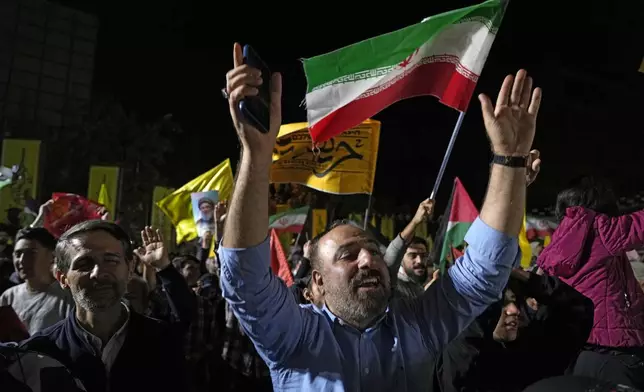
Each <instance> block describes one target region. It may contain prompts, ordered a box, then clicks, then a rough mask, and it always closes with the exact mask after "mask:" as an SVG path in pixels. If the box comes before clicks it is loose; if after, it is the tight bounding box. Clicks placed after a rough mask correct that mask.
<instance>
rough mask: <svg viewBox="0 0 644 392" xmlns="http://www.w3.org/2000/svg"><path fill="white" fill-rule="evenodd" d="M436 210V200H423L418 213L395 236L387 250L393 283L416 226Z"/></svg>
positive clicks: (387, 260) (387, 261)
mask: <svg viewBox="0 0 644 392" xmlns="http://www.w3.org/2000/svg"><path fill="white" fill-rule="evenodd" d="M433 212H434V201H433V200H430V199H426V200H423V201H422V202H421V203H420V204H419V205H418V210H416V215H414V217H413V218H412V220H411V221H409V223H408V224H407V226H405V228H404V229H403V231H401V232H400V234H398V235H397V236H396V238H394V239H393V240H392V241H391V242H390V243H389V246H388V247H387V252H385V263H387V268H388V269H389V273H390V274H391V277H392V285H393V284H394V281H395V279H396V276H397V274H398V269H399V268H400V264H401V263H402V260H403V257H404V256H405V252H406V251H407V245H408V244H409V243H410V242H411V240H412V239H413V238H414V235H415V234H416V228H417V227H418V226H419V225H420V224H421V223H423V222H425V220H427V219H428V218H429V217H430V216H431V215H432V213H433Z"/></svg>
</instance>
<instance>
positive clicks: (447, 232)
mask: <svg viewBox="0 0 644 392" xmlns="http://www.w3.org/2000/svg"><path fill="white" fill-rule="evenodd" d="M478 215H479V212H478V210H477V209H476V207H475V206H474V203H472V199H471V198H470V195H468V194H467V191H466V190H465V187H464V186H463V184H461V180H459V179H458V178H455V179H454V188H453V189H452V196H451V197H450V199H449V203H448V204H447V208H446V209H445V214H444V215H443V222H442V224H441V227H440V228H439V230H438V236H439V237H438V238H437V240H436V245H438V244H439V243H441V242H442V246H441V247H439V246H436V248H435V249H436V252H437V253H435V259H434V260H436V262H438V264H439V265H440V268H441V271H445V267H446V266H447V265H449V264H453V263H454V261H455V260H456V259H458V258H459V257H461V256H462V255H463V253H464V251H465V245H466V244H465V234H467V231H468V230H469V229H470V226H472V223H474V221H475V220H476V217H478ZM441 236H442V238H440V237H441ZM439 251H440V253H438V252H439Z"/></svg>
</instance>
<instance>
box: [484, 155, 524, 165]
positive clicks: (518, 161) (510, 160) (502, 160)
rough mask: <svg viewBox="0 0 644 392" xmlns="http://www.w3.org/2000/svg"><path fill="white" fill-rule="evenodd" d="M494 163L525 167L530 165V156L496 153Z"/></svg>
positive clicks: (493, 158)
mask: <svg viewBox="0 0 644 392" xmlns="http://www.w3.org/2000/svg"><path fill="white" fill-rule="evenodd" d="M492 163H494V164H497V165H501V166H507V167H516V168H525V167H528V157H527V156H519V157H508V156H503V155H496V154H494V155H493V156H492Z"/></svg>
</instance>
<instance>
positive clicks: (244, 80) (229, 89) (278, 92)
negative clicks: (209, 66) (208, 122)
mask: <svg viewBox="0 0 644 392" xmlns="http://www.w3.org/2000/svg"><path fill="white" fill-rule="evenodd" d="M233 63H234V68H233V69H232V70H231V71H229V72H228V73H227V74H226V93H227V94H228V104H229V106H230V116H231V117H232V119H233V124H234V125H235V129H236V130H237V135H238V136H239V140H240V141H241V143H242V145H243V147H244V148H245V149H247V150H248V152H252V153H255V152H257V153H260V152H261V153H263V154H268V155H267V156H269V157H270V155H271V153H272V151H273V147H274V146H275V139H276V138H277V132H278V131H279V129H280V125H281V124H282V77H281V75H280V74H279V73H273V75H272V78H271V80H265V79H263V78H267V77H269V76H268V75H260V71H259V70H257V69H255V68H251V67H249V66H248V65H245V64H244V57H243V54H242V48H241V46H240V45H239V44H238V43H235V45H234V47H233ZM262 83H270V84H271V86H270V87H271V109H270V113H271V124H270V130H269V132H268V133H267V134H263V133H261V132H259V131H258V130H257V129H256V128H255V127H253V126H251V125H249V124H247V123H246V122H244V121H242V120H243V118H242V116H241V115H240V113H239V101H241V100H242V99H243V98H244V97H252V96H256V95H257V94H259V90H258V88H257V87H258V86H260V85H261V84H262Z"/></svg>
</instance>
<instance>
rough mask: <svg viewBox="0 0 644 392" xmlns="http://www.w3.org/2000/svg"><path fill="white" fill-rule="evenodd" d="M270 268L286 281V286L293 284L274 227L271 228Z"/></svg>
mask: <svg viewBox="0 0 644 392" xmlns="http://www.w3.org/2000/svg"><path fill="white" fill-rule="evenodd" d="M271 269H272V270H273V273H274V274H275V275H277V276H278V277H279V278H280V279H282V280H283V281H284V283H286V286H288V287H290V286H291V285H292V284H293V274H291V268H290V267H289V265H288V260H287V258H286V254H284V249H283V248H282V243H281V242H280V238H279V236H278V235H277V232H276V231H275V229H271Z"/></svg>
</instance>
